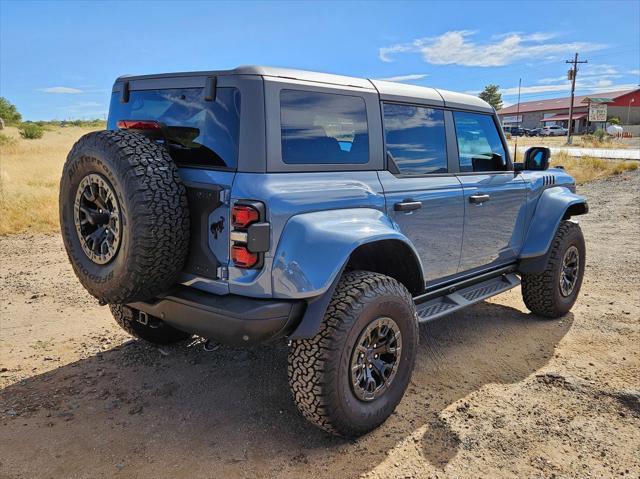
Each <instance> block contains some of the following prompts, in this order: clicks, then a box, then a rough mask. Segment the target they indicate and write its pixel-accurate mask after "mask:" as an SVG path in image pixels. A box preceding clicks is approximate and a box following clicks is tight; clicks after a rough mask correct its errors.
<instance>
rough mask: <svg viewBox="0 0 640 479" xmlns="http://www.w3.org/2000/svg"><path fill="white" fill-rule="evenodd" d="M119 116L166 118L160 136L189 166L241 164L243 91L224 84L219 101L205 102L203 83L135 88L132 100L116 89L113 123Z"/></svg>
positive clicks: (111, 126) (178, 159)
mask: <svg viewBox="0 0 640 479" xmlns="http://www.w3.org/2000/svg"><path fill="white" fill-rule="evenodd" d="M119 120H153V121H157V122H160V123H161V126H162V134H161V138H160V139H158V141H160V142H164V143H165V144H166V145H167V147H168V148H169V152H170V153H171V157H172V158H173V160H174V161H175V162H176V163H177V164H179V165H183V166H204V167H213V168H224V169H235V168H236V166H237V163H238V133H239V129H240V92H239V91H238V89H237V88H218V89H217V91H216V101H214V102H213V101H204V99H203V89H202V88H186V89H166V90H141V91H132V92H131V93H130V96H129V101H128V102H127V103H121V102H120V95H119V93H114V94H113V96H112V98H111V107H110V109H109V122H108V128H109V129H110V130H115V129H117V128H118V127H117V123H118V121H119Z"/></svg>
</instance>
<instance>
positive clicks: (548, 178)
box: [542, 175, 556, 186]
mask: <svg viewBox="0 0 640 479" xmlns="http://www.w3.org/2000/svg"><path fill="white" fill-rule="evenodd" d="M542 184H543V185H544V186H551V185H555V184H556V177H555V176H553V175H544V176H543V177H542Z"/></svg>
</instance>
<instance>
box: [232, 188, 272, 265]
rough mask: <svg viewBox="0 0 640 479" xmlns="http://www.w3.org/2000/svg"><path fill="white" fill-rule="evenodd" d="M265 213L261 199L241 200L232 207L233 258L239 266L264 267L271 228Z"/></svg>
mask: <svg viewBox="0 0 640 479" xmlns="http://www.w3.org/2000/svg"><path fill="white" fill-rule="evenodd" d="M265 213H266V212H265V207H264V203H262V202H260V201H251V200H241V201H239V202H237V203H236V204H235V205H234V206H233V208H231V226H232V228H233V229H232V230H231V232H230V233H229V239H230V240H231V260H232V261H233V264H234V266H236V267H237V268H253V269H258V268H262V265H263V264H264V254H265V252H267V251H268V250H269V234H270V229H271V227H270V226H269V223H267V222H265V218H266V214H265Z"/></svg>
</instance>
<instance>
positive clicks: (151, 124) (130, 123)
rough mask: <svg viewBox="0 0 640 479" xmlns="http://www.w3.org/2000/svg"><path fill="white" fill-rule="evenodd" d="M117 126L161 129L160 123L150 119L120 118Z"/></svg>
mask: <svg viewBox="0 0 640 479" xmlns="http://www.w3.org/2000/svg"><path fill="white" fill-rule="evenodd" d="M117 125H118V128H120V129H121V130H161V129H162V125H160V123H159V122H157V121H151V120H120V121H119V122H118V123H117Z"/></svg>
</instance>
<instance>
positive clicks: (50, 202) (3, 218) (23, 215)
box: [0, 127, 638, 235]
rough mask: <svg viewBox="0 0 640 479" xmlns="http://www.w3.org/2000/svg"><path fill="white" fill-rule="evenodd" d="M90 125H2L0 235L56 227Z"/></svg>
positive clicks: (586, 177) (615, 166)
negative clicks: (24, 133)
mask: <svg viewBox="0 0 640 479" xmlns="http://www.w3.org/2000/svg"><path fill="white" fill-rule="evenodd" d="M95 129H96V128H90V127H66V128H60V127H50V128H47V131H45V134H44V137H42V138H41V139H39V140H25V139H23V138H20V135H19V134H18V131H17V129H16V128H12V127H8V128H6V129H5V130H3V134H5V135H6V136H8V137H10V138H13V139H15V141H9V142H7V143H5V144H1V145H0V235H7V234H12V233H20V232H25V231H26V232H34V233H35V232H53V231H58V229H59V226H58V183H59V181H60V174H61V171H62V165H63V164H64V161H65V158H66V156H67V153H68V152H69V150H70V149H71V147H72V146H73V144H74V143H75V141H76V140H77V139H78V138H80V136H82V135H84V134H85V133H89V132H90V131H94V130H95ZM521 140H523V139H522V138H520V139H519V141H518V142H519V143H520V141H521ZM526 140H536V138H527V139H526ZM553 140H557V139H556V138H553ZM552 165H562V166H564V167H565V169H566V170H567V171H568V172H569V173H570V174H571V175H573V176H574V178H576V181H577V182H578V183H585V182H587V181H591V180H594V179H597V178H602V177H605V176H610V175H616V174H620V173H624V172H625V171H629V170H635V169H637V168H638V162H633V161H626V162H623V161H607V160H601V159H598V158H573V157H569V156H567V155H566V154H563V153H560V154H557V155H553V158H552Z"/></svg>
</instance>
